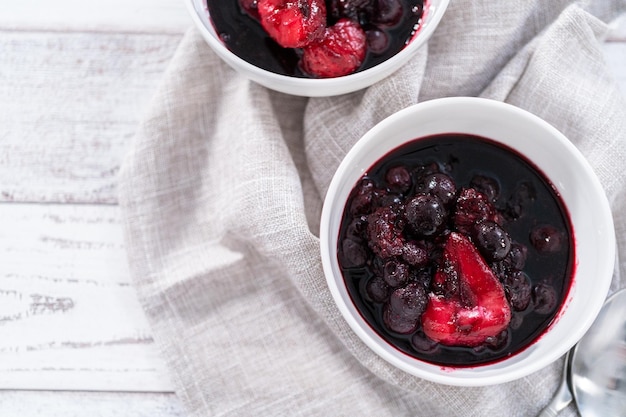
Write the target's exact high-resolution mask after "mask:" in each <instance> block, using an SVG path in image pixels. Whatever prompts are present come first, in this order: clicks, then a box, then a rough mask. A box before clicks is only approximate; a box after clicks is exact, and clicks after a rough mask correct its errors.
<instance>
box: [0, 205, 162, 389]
mask: <svg viewBox="0 0 626 417" xmlns="http://www.w3.org/2000/svg"><path fill="white" fill-rule="evenodd" d="M0 218H1V219H3V224H4V226H3V227H2V228H1V229H0V258H1V259H2V268H1V270H0V389H7V388H14V389H21V388H24V389H63V390H106V391H159V392H169V391H172V390H173V388H172V384H171V381H170V378H169V375H168V373H167V370H166V369H165V365H164V363H163V361H162V360H161V358H160V356H159V352H158V350H157V349H156V347H155V344H154V343H153V340H152V337H151V334H150V327H149V325H148V323H147V322H146V319H145V315H144V313H143V310H142V308H141V306H140V304H139V302H138V300H137V298H136V294H135V291H134V289H133V287H132V286H131V283H130V274H129V271H128V267H127V259H126V253H125V250H124V244H123V238H122V230H121V226H120V223H119V209H118V207H117V206H106V205H86V204H82V205H78V204H61V205H56V204H45V205H36V204H0Z"/></svg>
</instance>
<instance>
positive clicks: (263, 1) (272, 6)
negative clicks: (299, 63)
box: [257, 0, 326, 48]
mask: <svg viewBox="0 0 626 417" xmlns="http://www.w3.org/2000/svg"><path fill="white" fill-rule="evenodd" d="M257 8H258V13H259V17H260V19H261V25H262V26H263V29H265V31H266V32H267V33H268V35H270V36H271V37H272V39H274V40H275V41H276V42H278V44H279V45H280V46H282V47H284V48H302V47H303V46H306V45H308V44H310V43H311V42H313V41H315V40H316V39H318V38H319V37H320V36H322V35H323V34H324V29H325V28H326V3H325V1H324V0H258V3H257Z"/></svg>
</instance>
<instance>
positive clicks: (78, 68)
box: [0, 32, 182, 204]
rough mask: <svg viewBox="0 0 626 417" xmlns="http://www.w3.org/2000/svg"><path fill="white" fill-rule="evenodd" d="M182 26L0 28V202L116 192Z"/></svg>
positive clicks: (92, 197)
mask: <svg viewBox="0 0 626 417" xmlns="http://www.w3.org/2000/svg"><path fill="white" fill-rule="evenodd" d="M181 37H182V35H146V34H134V35H130V34H109V33H102V34H100V33H98V34H86V33H54V32H53V33H48V32H44V33H40V32H36V33H30V32H0V51H2V53H1V54H0V126H2V128H0V201H18V202H38V203H39V202H70V203H108V204H114V203H116V201H117V195H116V193H117V189H116V181H117V178H116V175H117V172H118V170H119V166H120V163H121V159H122V156H123V155H124V153H125V151H126V147H127V146H128V145H129V143H130V141H131V139H132V137H133V135H134V133H135V129H136V127H137V123H138V121H139V119H140V117H141V114H142V112H143V111H144V109H145V108H146V106H147V104H148V102H149V100H150V99H151V97H152V94H153V93H154V91H155V89H156V87H157V85H158V82H159V80H160V78H161V77H162V75H163V72H164V70H165V68H166V67H167V64H168V63H169V61H170V59H171V57H172V55H173V53H174V51H175V49H176V47H177V46H178V43H179V42H180V39H181Z"/></svg>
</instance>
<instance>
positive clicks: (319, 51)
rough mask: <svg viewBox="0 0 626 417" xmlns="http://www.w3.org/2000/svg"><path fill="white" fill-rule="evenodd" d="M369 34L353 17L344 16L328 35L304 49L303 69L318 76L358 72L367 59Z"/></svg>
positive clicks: (328, 29)
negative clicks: (351, 18) (345, 17)
mask: <svg viewBox="0 0 626 417" xmlns="http://www.w3.org/2000/svg"><path fill="white" fill-rule="evenodd" d="M366 41H367V38H366V35H365V32H364V31H363V29H361V26H359V24H358V23H357V22H355V21H353V20H349V19H340V20H338V21H337V23H335V24H334V25H333V26H331V27H329V28H326V31H325V33H324V36H323V37H322V38H321V39H320V40H318V41H317V42H314V43H312V44H310V45H308V46H307V47H305V48H304V54H303V55H302V61H301V65H302V69H303V70H304V71H305V72H307V73H309V74H310V75H313V76H317V77H340V76H342V75H347V74H350V73H352V72H354V71H356V70H357V69H358V68H359V66H361V64H362V63H363V60H364V59H365V52H366Z"/></svg>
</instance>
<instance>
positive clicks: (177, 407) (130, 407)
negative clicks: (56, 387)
mask: <svg viewBox="0 0 626 417" xmlns="http://www.w3.org/2000/svg"><path fill="white" fill-rule="evenodd" d="M0 415H1V416H6V417H13V416H26V417H31V416H33V417H34V416H37V417H54V416H63V417H91V416H98V417H122V416H127V417H184V416H186V414H185V412H184V410H183V407H182V405H181V403H180V401H179V400H178V398H177V397H176V396H175V395H174V394H146V393H142V394H135V393H107V392H59V391H54V392H50V391H2V392H0Z"/></svg>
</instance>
